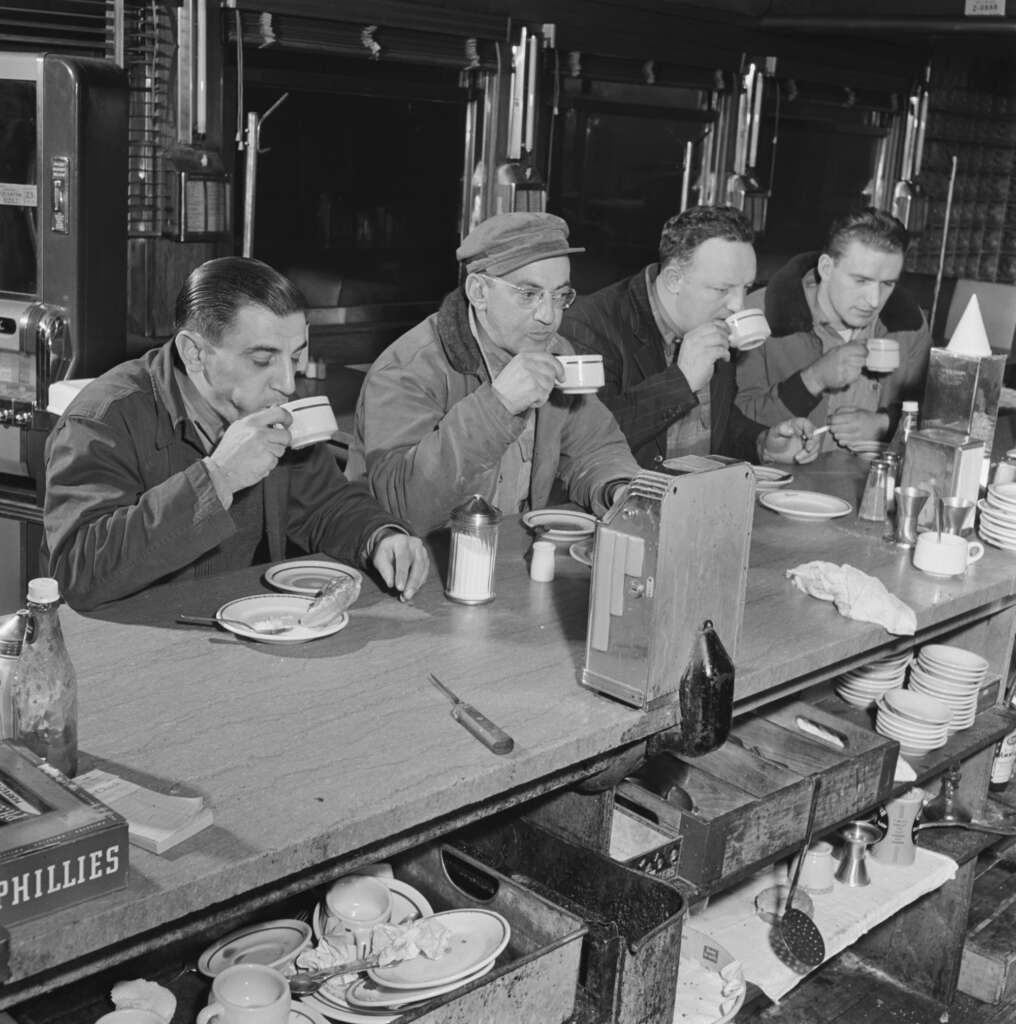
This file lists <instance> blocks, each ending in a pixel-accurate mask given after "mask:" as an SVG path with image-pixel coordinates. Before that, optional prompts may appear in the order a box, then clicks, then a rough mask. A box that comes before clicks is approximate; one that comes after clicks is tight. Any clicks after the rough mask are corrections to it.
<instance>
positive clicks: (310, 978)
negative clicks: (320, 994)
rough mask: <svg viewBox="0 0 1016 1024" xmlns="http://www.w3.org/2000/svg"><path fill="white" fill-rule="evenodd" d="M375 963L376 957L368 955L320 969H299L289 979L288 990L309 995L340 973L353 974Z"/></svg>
mask: <svg viewBox="0 0 1016 1024" xmlns="http://www.w3.org/2000/svg"><path fill="white" fill-rule="evenodd" d="M377 965H378V958H377V957H376V956H370V957H367V958H366V959H364V960H351V961H350V962H349V963H346V964H339V965H338V966H337V967H326V968H323V969H322V970H320V971H301V972H300V973H299V974H294V975H293V976H292V977H291V978H290V979H289V991H290V992H291V993H292V994H293V995H294V996H309V995H311V994H312V993H314V992H317V990H318V989H319V988H320V987H321V986H322V985H323V984H324V983H325V982H326V981H328V980H329V979H331V978H336V977H338V976H339V975H340V974H355V973H356V972H357V971H365V970H367V969H368V968H370V967H377Z"/></svg>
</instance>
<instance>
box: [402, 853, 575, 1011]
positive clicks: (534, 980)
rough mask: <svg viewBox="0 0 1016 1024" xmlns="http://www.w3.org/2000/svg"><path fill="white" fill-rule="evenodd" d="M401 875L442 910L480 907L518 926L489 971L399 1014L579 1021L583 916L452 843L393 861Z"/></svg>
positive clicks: (513, 929) (513, 925) (407, 854)
mask: <svg viewBox="0 0 1016 1024" xmlns="http://www.w3.org/2000/svg"><path fill="white" fill-rule="evenodd" d="M391 865H392V869H393V871H394V873H395V877H396V878H398V879H401V880H402V881H404V882H408V883H409V884H410V885H412V886H414V887H415V888H417V889H419V891H420V892H422V893H423V895H424V896H426V898H427V899H428V900H429V901H430V903H431V905H432V906H433V908H434V910H435V911H441V910H453V909H460V908H464V907H480V908H483V909H486V910H493V911H496V912H497V913H499V914H501V915H502V916H503V917H504V918H506V920H507V921H508V924H509V925H510V926H511V938H510V940H509V942H508V948H507V949H506V950H505V951H504V952H503V953H501V954H500V955H499V956H498V958H497V960H496V961H495V962H494V968H493V970H492V971H491V972H490V973H489V974H485V975H484V976H483V977H481V978H477V979H476V980H475V981H472V982H470V984H468V985H466V986H464V987H463V988H459V989H456V990H455V991H454V992H451V993H449V994H448V995H446V996H438V997H436V998H435V999H432V1000H429V1001H428V1002H427V1003H425V1004H423V1005H422V1006H420V1007H419V1008H418V1009H417V1008H413V1009H405V1010H401V1011H400V1013H399V1020H400V1021H420V1022H425V1024H476V1022H477V1021H484V1022H487V1024H516V1022H517V1021H529V1020H531V1021H540V1022H541V1024H564V1022H565V1021H569V1020H571V1019H572V1015H573V1013H574V1010H575V998H576V992H577V987H578V978H579V962H580V957H581V953H582V938H583V936H584V935H585V933H586V926H585V924H584V923H583V922H582V921H581V919H580V918H579V917H577V916H576V915H575V914H573V913H570V912H569V911H567V910H564V909H562V908H561V907H558V906H555V905H554V904H553V903H552V902H550V901H549V900H547V899H545V898H544V897H543V896H540V895H538V894H537V893H535V892H533V891H532V890H531V888H530V887H529V886H528V885H523V884H522V883H521V882H520V881H516V880H512V879H509V878H506V877H505V876H504V875H503V874H501V873H500V872H498V871H496V870H494V869H493V868H490V867H487V866H486V865H484V864H481V863H480V862H479V861H477V860H475V859H474V858H473V857H471V856H468V855H467V854H465V853H462V852H461V851H459V850H455V849H452V848H451V847H450V846H448V845H447V844H443V843H432V844H429V845H427V846H423V847H419V848H417V849H415V850H412V851H410V852H408V853H406V854H403V855H401V856H398V857H393V858H392V861H391Z"/></svg>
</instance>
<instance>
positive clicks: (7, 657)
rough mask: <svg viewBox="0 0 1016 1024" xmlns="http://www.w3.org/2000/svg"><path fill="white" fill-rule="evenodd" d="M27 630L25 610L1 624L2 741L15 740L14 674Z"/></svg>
mask: <svg viewBox="0 0 1016 1024" xmlns="http://www.w3.org/2000/svg"><path fill="white" fill-rule="evenodd" d="M27 628H28V612H26V611H25V610H24V609H22V610H21V611H19V612H15V613H14V614H13V615H11V616H10V617H9V618H7V619H4V620H3V621H2V622H0V740H10V739H13V738H14V697H13V690H14V672H15V670H16V669H17V667H18V659H19V658H20V657H21V646H22V643H23V642H24V639H25V630H26V629H27Z"/></svg>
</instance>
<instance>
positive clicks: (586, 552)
mask: <svg viewBox="0 0 1016 1024" xmlns="http://www.w3.org/2000/svg"><path fill="white" fill-rule="evenodd" d="M593 543H594V541H593V538H592V537H590V538H589V539H588V540H578V541H576V542H575V543H574V544H572V546H571V547H570V548H568V554H569V555H571V556H572V558H574V559H575V561H576V562H581V563H582V564H583V565H588V566H589V568H590V569H592V567H593Z"/></svg>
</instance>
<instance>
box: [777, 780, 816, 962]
mask: <svg viewBox="0 0 1016 1024" xmlns="http://www.w3.org/2000/svg"><path fill="white" fill-rule="evenodd" d="M821 784H822V780H821V779H818V778H816V779H815V788H814V789H813V790H812V793H811V809H810V810H809V811H808V827H807V828H806V829H805V830H804V846H802V847H801V854H800V856H799V857H798V858H797V865H796V866H795V868H794V877H793V878H792V879H791V882H790V892H788V893H787V906H786V909H785V910H784V911H783V916H782V917H781V918H780V919H779V922H778V923H777V925H776V928H777V930H778V932H779V937H780V938H781V939H782V940H783V943H784V945H785V946H786V947H787V949H788V950H790V952H791V953H792V954H793V955H794V956H795V957H796V958H797V959H798V960H800V961H801V963H802V964H804V965H805V966H806V967H817V966H818V965H819V964H820V963H822V961H823V960H824V959H825V941H824V940H823V938H822V933H821V932H820V931H819V930H818V926H817V925H816V924H815V922H814V921H813V920H812V919H811V918H810V917H809V916H808V915H807V914H806V913H805V912H804V911H803V910H798V909H797V908H796V907H795V906H794V896H795V894H796V893H797V882H798V879H799V878H800V877H801V865H802V864H803V863H804V855H805V854H806V853H807V852H808V847H809V846H811V837H812V833H813V832H814V830H815V808H816V806H817V805H818V791H819V788H820V787H821Z"/></svg>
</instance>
